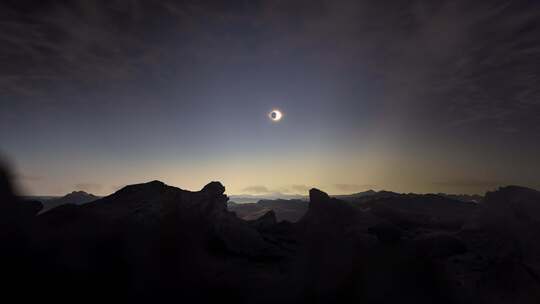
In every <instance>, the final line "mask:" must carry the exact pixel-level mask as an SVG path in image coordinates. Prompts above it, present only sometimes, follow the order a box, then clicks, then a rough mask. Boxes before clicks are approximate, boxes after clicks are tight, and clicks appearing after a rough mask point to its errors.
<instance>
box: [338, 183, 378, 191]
mask: <svg viewBox="0 0 540 304" xmlns="http://www.w3.org/2000/svg"><path fill="white" fill-rule="evenodd" d="M334 187H335V188H336V189H338V190H340V191H360V190H366V189H370V188H373V187H374V185H368V184H366V185H358V184H334Z"/></svg>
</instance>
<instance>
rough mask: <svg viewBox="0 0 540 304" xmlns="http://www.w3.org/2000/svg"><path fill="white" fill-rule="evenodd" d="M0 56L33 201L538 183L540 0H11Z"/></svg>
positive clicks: (12, 137)
mask: <svg viewBox="0 0 540 304" xmlns="http://www.w3.org/2000/svg"><path fill="white" fill-rule="evenodd" d="M0 66H1V68H0V154H1V155H2V157H3V158H4V160H5V161H7V162H8V163H9V164H10V165H11V167H12V169H13V170H14V175H15V177H16V179H17V183H18V185H19V187H20V189H21V190H20V191H22V192H23V193H25V194H33V195H61V194H64V193H67V192H71V191H73V190H85V191H88V192H92V193H95V194H98V195H105V194H109V193H112V192H114V191H116V190H117V189H119V188H120V187H122V186H124V185H126V184H131V183H139V182H145V181H150V180H154V179H158V180H161V181H164V182H165V183H168V184H170V185H174V186H178V187H180V188H183V189H191V190H198V189H200V188H202V187H203V186H204V185H205V184H206V183H208V182H210V181H212V180H218V181H221V182H222V183H223V184H224V185H225V186H226V188H227V193H229V194H251V195H264V194H275V193H287V194H306V192H307V191H308V189H309V188H311V187H318V188H320V189H322V190H325V191H327V192H330V193H334V194H345V193H352V192H358V191H363V190H367V189H377V190H378V189H386V190H392V191H398V192H418V193H425V192H447V193H484V192H485V191H487V190H493V189H495V188H496V187H498V186H501V185H507V184H517V185H523V186H528V187H533V188H540V175H539V172H540V159H539V152H540V123H539V122H540V76H539V73H540V2H539V1H520V0H514V1H508V0H504V1H502V0H501V1H499V0H492V1H468V0H457V1H449V0H448V1H446V0H435V1H434V0H409V1H407V0H400V1H365V0H354V1H353V0H344V1H334V0H310V1H258V0H251V1H247V0H246V1H172V0H154V1H142V0H131V1H114V0H107V1H99V0H98V1H86V0H73V1H66V0H64V1H51V0H39V1H38V0H33V1H29V0H11V1H9V0H4V1H2V2H1V3H0ZM276 108H277V109H280V110H281V111H282V112H283V114H284V116H283V119H282V120H281V121H279V122H277V123H276V122H272V121H270V119H269V118H268V113H269V112H270V111H271V110H273V109H276Z"/></svg>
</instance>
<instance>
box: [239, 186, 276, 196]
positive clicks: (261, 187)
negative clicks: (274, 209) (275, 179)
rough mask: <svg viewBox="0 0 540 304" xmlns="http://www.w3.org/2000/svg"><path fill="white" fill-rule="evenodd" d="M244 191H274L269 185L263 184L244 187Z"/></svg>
mask: <svg viewBox="0 0 540 304" xmlns="http://www.w3.org/2000/svg"><path fill="white" fill-rule="evenodd" d="M243 191H245V192H247V193H253V194H267V193H272V192H271V191H270V190H269V189H268V188H267V187H265V186H262V185H253V186H248V187H246V188H244V189H243Z"/></svg>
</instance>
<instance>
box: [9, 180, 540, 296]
mask: <svg viewBox="0 0 540 304" xmlns="http://www.w3.org/2000/svg"><path fill="white" fill-rule="evenodd" d="M224 192H225V188H224V186H223V185H222V184H220V183H219V182H211V183H209V184H208V185H206V186H205V187H204V188H203V189H201V190H200V191H195V192H193V191H187V190H183V189H180V188H176V187H171V186H168V185H165V184H164V183H162V182H159V181H152V182H148V183H143V184H137V185H130V186H126V187H124V188H122V189H121V190H119V191H117V192H116V193H114V194H112V195H110V196H107V197H103V198H100V199H97V200H95V201H93V202H89V203H86V204H83V205H77V204H64V205H61V206H58V207H56V208H54V209H51V210H49V211H48V212H45V213H40V210H41V208H42V206H41V204H40V203H37V202H27V201H20V200H19V199H18V198H17V196H15V195H14V191H13V189H12V187H11V184H10V181H9V179H8V178H7V174H6V173H5V172H4V171H2V172H1V173H0V225H1V227H0V228H1V229H0V242H1V244H2V250H1V251H0V267H1V269H2V270H3V271H2V275H3V277H4V278H5V279H6V280H4V281H5V282H6V283H4V284H3V286H2V287H3V288H4V291H3V296H5V297H6V298H7V297H15V298H16V299H17V300H18V301H23V302H24V301H29V300H40V301H51V300H53V301H54V302H60V303H62V302H68V301H69V302H73V301H76V302H95V301H104V300H106V301H114V300H116V301H131V302H141V303H142V302H165V301H167V302H169V301H175V302H187V303H192V302H197V303H205V302H217V301H219V302H232V303H336V302H352V301H354V302H358V303H486V304H487V303H540V245H539V244H538V241H537V240H538V239H540V192H538V191H535V190H532V189H527V188H521V187H516V186H511V187H504V188H500V189H498V190H496V191H493V192H489V193H488V194H487V195H486V196H485V198H484V200H483V201H482V202H481V203H470V202H464V201H462V200H456V199H452V198H448V197H442V196H439V195H397V196H393V195H391V196H384V197H378V198H376V199H373V200H368V201H354V200H353V201H351V200H343V199H340V198H335V197H334V198H333V197H330V196H328V195H327V194H326V193H324V192H322V191H320V190H317V189H312V190H311V191H310V193H309V194H310V197H309V199H310V200H309V203H306V206H305V208H306V210H305V214H304V215H302V216H301V218H299V219H298V220H297V221H296V222H294V221H289V220H287V218H286V216H285V215H284V214H286V213H283V212H282V215H281V218H280V216H279V215H278V214H279V211H276V210H279V208H277V207H276V208H269V207H268V205H265V204H268V203H267V202H266V203H265V202H262V203H261V205H264V206H265V207H264V208H268V210H266V211H265V212H264V213H263V214H261V216H260V217H258V218H252V219H248V220H246V219H243V218H241V217H239V216H238V213H240V212H238V213H237V212H233V211H230V209H234V208H231V206H229V208H227V201H228V198H227V196H225V195H224ZM270 204H274V205H276V206H281V205H284V206H287V205H288V204H294V202H288V201H283V202H279V203H275V202H272V203H270ZM282 208H285V207H282Z"/></svg>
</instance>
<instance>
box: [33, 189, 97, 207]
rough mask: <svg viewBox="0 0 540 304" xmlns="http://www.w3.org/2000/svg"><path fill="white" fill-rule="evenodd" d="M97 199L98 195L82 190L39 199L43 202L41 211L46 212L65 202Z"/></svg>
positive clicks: (79, 203) (77, 203)
mask: <svg viewBox="0 0 540 304" xmlns="http://www.w3.org/2000/svg"><path fill="white" fill-rule="evenodd" d="M97 199H99V196H95V195H93V194H90V193H86V192H84V191H73V192H71V193H68V194H66V195H65V196H62V197H56V198H49V199H41V200H40V201H41V202H42V203H43V210H42V211H41V212H46V211H48V210H50V209H53V208H56V207H58V206H61V205H65V204H74V205H82V204H86V203H89V202H92V201H95V200H97Z"/></svg>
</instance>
